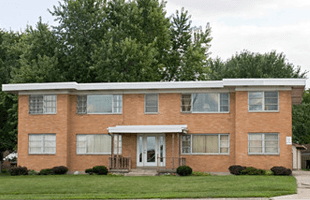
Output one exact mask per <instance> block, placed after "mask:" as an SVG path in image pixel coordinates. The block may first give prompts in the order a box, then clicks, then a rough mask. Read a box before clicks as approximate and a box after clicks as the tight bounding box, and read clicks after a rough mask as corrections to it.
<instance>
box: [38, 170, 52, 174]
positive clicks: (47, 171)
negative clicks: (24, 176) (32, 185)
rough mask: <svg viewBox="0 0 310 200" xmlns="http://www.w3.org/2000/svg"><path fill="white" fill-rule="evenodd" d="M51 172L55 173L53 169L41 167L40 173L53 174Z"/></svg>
mask: <svg viewBox="0 0 310 200" xmlns="http://www.w3.org/2000/svg"><path fill="white" fill-rule="evenodd" d="M51 174H53V170H52V169H41V171H40V175H51Z"/></svg>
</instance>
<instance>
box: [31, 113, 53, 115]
mask: <svg viewBox="0 0 310 200" xmlns="http://www.w3.org/2000/svg"><path fill="white" fill-rule="evenodd" d="M28 114H29V115H57V113H28Z"/></svg>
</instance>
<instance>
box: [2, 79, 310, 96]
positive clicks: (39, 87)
mask: <svg viewBox="0 0 310 200" xmlns="http://www.w3.org/2000/svg"><path fill="white" fill-rule="evenodd" d="M305 85H306V79H294V78H290V79H275V78H270V79H260V78H259V79H223V80H222V81H175V82H118V83H76V82H59V83H19V84H3V85H2V91H5V92H11V93H17V92H21V91H44V90H73V91H87V90H92V91H94V90H98V91H100V90H101V91H109V90H152V89H157V90H160V89H199V88H202V89H204V88H218V89H220V88H224V87H255V86H256V87H257V86H288V87H305Z"/></svg>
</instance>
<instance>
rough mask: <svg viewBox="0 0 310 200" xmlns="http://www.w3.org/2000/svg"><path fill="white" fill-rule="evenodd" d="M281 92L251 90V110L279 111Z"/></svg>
mask: <svg viewBox="0 0 310 200" xmlns="http://www.w3.org/2000/svg"><path fill="white" fill-rule="evenodd" d="M278 100H279V93H278V92H275V91H268V92H249V111H278V110H279V101H278Z"/></svg>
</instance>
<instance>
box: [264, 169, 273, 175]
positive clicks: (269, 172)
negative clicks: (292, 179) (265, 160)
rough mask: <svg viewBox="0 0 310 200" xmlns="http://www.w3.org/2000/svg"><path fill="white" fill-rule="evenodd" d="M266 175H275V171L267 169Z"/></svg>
mask: <svg viewBox="0 0 310 200" xmlns="http://www.w3.org/2000/svg"><path fill="white" fill-rule="evenodd" d="M265 175H267V176H270V175H273V171H271V170H266V171H265Z"/></svg>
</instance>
